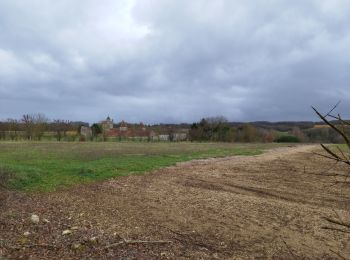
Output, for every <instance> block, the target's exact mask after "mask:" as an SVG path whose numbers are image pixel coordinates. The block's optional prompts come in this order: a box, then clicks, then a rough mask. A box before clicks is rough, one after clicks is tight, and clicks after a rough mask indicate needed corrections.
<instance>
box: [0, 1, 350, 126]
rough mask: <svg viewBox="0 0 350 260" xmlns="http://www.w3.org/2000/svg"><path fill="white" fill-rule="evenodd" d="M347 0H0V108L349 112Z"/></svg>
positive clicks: (261, 115)
mask: <svg viewBox="0 0 350 260" xmlns="http://www.w3.org/2000/svg"><path fill="white" fill-rule="evenodd" d="M349 13H350V3H349V1H346V0H332V1H330V0H329V1H326V0H323V1H322V0H314V1H311V0H310V1H288V0H284V1H283V0H282V1H281V0H270V1H255V0H247V1H238V0H217V1H206V0H192V1H186V0H178V1H172V0H119V1H114V0H106V1H103V4H102V2H101V1H97V0H84V1H83V0H76V1H68V0H60V1H49V0H28V1H13V0H5V1H1V2H0V118H2V119H6V118H7V117H20V116H21V115H22V114H23V113H35V112H43V113H45V114H46V115H47V116H49V117H50V118H65V119H71V120H84V121H89V122H93V121H97V120H100V119H102V118H104V117H106V116H107V115H110V116H112V117H113V118H114V119H115V120H117V121H118V120H121V119H125V120H128V121H134V122H138V121H144V122H148V123H154V122H191V121H195V120H198V119H200V118H201V117H204V116H215V115H224V116H226V117H227V118H228V119H230V120H233V121H254V120H273V121H277V120H317V118H316V117H315V116H314V114H313V113H312V111H311V110H310V106H311V105H315V106H317V107H319V108H320V109H321V110H323V111H326V110H327V109H328V108H329V107H331V106H332V105H333V104H335V103H336V102H337V101H338V100H342V104H341V106H340V109H339V110H340V112H342V113H343V114H344V115H347V116H348V115H349V114H350V113H349V112H348V111H350V102H349V101H350V92H349V90H350V86H349V83H350V73H349V72H348V70H349V68H350V30H349V29H348V25H349V24H350V15H349Z"/></svg>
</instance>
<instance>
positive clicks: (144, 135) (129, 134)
mask: <svg viewBox="0 0 350 260" xmlns="http://www.w3.org/2000/svg"><path fill="white" fill-rule="evenodd" d="M346 131H350V128H349V127H347V128H346ZM0 140H9V141H21V140H33V141H69V142H71V141H81V142H84V141H147V142H181V141H194V142H328V143H339V142H341V138H340V137H339V135H337V134H336V132H335V131H334V130H333V129H331V128H330V127H329V126H327V125H325V124H324V123H322V122H309V121H302V122H266V121H260V122H249V123H246V122H229V121H228V120H227V119H226V118H224V117H221V116H218V117H208V118H203V119H201V120H200V121H199V122H194V123H191V124H190V123H183V124H153V125H147V124H144V123H142V122H140V123H129V122H127V121H124V120H121V121H119V120H118V121H117V122H115V121H114V120H113V118H111V117H110V116H107V117H106V119H104V120H101V121H99V122H96V123H93V124H92V125H91V124H89V123H87V122H80V121H76V122H72V121H68V120H50V119H48V118H47V117H46V116H45V115H44V114H25V115H23V116H22V118H20V119H7V120H5V121H0Z"/></svg>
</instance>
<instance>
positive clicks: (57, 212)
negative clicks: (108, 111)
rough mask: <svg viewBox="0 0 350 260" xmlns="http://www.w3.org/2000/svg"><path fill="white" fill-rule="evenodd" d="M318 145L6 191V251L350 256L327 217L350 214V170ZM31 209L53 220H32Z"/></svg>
mask: <svg viewBox="0 0 350 260" xmlns="http://www.w3.org/2000/svg"><path fill="white" fill-rule="evenodd" d="M315 149H317V148H316V147H315V146H299V147H292V148H291V147H289V148H278V149H275V150H271V151H268V152H266V153H265V154H263V155H259V156H252V157H244V156H236V157H230V158H222V159H209V160H199V161H193V162H187V163H181V164H179V165H178V166H176V167H170V168H166V169H162V170H159V171H157V172H153V173H150V174H146V175H143V176H129V177H123V178H118V179H115V180H110V181H108V182H102V183H96V184H91V185H85V186H80V187H76V188H73V189H70V190H66V191H60V192H55V193H51V194H49V195H47V196H45V197H43V196H42V195H32V196H30V197H28V196H26V195H23V194H18V193H9V194H8V198H7V200H6V203H5V204H4V205H2V211H1V213H0V256H1V254H2V255H4V256H5V257H6V256H7V257H12V258H18V257H20V256H24V257H28V256H30V255H32V256H34V258H43V259H45V258H48V257H50V258H72V257H76V258H82V257H83V258H88V257H92V258H123V259H159V258H161V259H174V258H176V259H188V258H189V259H215V258H217V259H252V258H260V259H265V258H268V259H271V258H276V259H281V258H282V259H296V258H304V259H305V258H306V259H315V258H331V259H334V258H336V259H337V258H339V259H341V257H345V258H349V259H350V242H349V239H350V234H348V233H343V232H339V231H334V230H329V229H324V228H322V227H324V226H328V227H336V226H332V225H330V224H328V223H327V221H325V220H324V219H323V218H322V216H327V217H336V214H338V215H340V216H341V217H342V218H344V219H350V213H349V210H350V187H349V185H348V186H344V185H341V184H338V185H332V184H333V183H334V182H335V180H343V179H342V178H336V177H334V176H329V175H334V174H335V173H342V171H343V170H344V169H341V167H337V168H335V166H334V167H333V169H332V170H331V171H329V172H327V173H325V171H326V170H327V169H329V168H330V167H331V166H332V165H331V163H330V162H329V161H328V160H326V159H322V158H320V157H316V156H315V155H313V154H312V153H311V151H312V150H315ZM32 213H36V214H38V215H39V216H40V217H41V219H44V218H46V219H47V220H48V221H49V223H46V222H44V221H41V222H40V224H38V225H34V224H31V223H30V220H29V217H30V215H31V214H32ZM68 228H70V229H71V230H72V232H73V233H72V234H70V235H66V236H62V231H63V230H65V229H68ZM25 231H29V232H30V233H31V235H29V236H28V237H24V236H23V233H24V232H25ZM91 237H96V238H97V240H96V241H90V239H91ZM123 239H126V240H133V241H134V242H135V243H128V244H127V243H119V242H122V241H123ZM141 240H142V241H153V242H154V243H144V242H142V241H141ZM159 241H163V242H164V243H158V242H159ZM156 242H157V243H156ZM168 242H169V243H168ZM115 243H119V244H115ZM113 244H114V245H113ZM0 258H1V257H0Z"/></svg>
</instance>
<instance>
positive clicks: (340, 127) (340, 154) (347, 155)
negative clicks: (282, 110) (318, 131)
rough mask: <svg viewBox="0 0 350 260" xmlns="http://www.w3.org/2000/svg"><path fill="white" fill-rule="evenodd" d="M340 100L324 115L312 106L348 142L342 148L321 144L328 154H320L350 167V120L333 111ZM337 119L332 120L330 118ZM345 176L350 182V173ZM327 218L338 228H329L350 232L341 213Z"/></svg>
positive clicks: (348, 225)
mask: <svg viewBox="0 0 350 260" xmlns="http://www.w3.org/2000/svg"><path fill="white" fill-rule="evenodd" d="M339 103H340V102H338V103H337V104H336V105H335V106H334V107H333V108H332V109H331V110H330V111H329V112H328V113H327V114H325V115H322V114H321V113H320V112H319V111H318V110H317V109H316V108H314V107H312V109H313V110H314V111H315V113H316V114H317V115H318V116H319V117H320V118H321V119H322V121H323V122H324V123H325V124H327V125H328V126H329V127H330V128H332V129H333V130H334V131H335V132H336V133H338V134H339V135H340V136H341V137H342V139H343V141H344V142H345V144H346V149H342V148H340V147H339V146H336V148H335V149H332V148H331V147H328V146H326V145H324V144H321V146H322V148H323V150H324V151H325V152H326V154H325V155H324V154H318V155H319V156H322V157H325V158H327V159H330V160H333V161H335V162H336V163H342V164H345V165H347V166H349V167H350V152H349V151H350V136H349V127H350V122H349V121H346V120H344V119H343V118H342V117H341V116H340V115H339V114H337V115H333V114H332V112H333V111H334V110H335V109H336V107H337V106H338V105H339ZM329 118H330V119H332V120H335V121H331V120H330V119H329ZM343 177H344V178H345V183H346V184H350V182H347V179H348V178H349V177H350V173H349V172H348V173H345V174H344V175H343ZM325 219H326V220H327V221H328V222H329V223H332V224H335V225H336V226H337V228H329V227H325V228H329V229H335V230H338V231H341V232H345V233H350V222H349V221H344V220H343V219H342V218H341V217H340V216H339V215H337V218H335V219H334V218H328V217H325Z"/></svg>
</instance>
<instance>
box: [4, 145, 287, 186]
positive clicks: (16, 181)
mask: <svg viewBox="0 0 350 260" xmlns="http://www.w3.org/2000/svg"><path fill="white" fill-rule="evenodd" d="M276 146H281V144H235V143H234V144H227V143H130V142H125V143H123V142H121V143H93V142H91V143H67V142H62V143H59V142H57V143H53V142H3V143H0V171H1V172H2V173H3V174H4V173H5V174H9V175H10V180H9V182H8V185H9V186H10V187H12V188H15V189H18V190H25V191H53V190H56V189H59V188H63V187H67V186H71V185H74V184H79V183H86V182H91V181H97V180H105V179H108V178H112V177H116V176H125V175H129V174H142V173H144V172H147V171H151V170H154V169H158V168H161V167H166V166H171V165H174V164H176V163H177V162H182V161H188V160H192V159H202V158H209V157H224V156H232V155H256V154H260V153H261V152H262V151H263V150H264V149H268V148H273V147H276Z"/></svg>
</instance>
